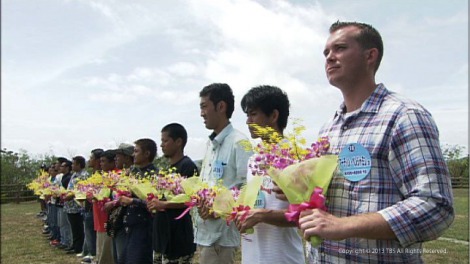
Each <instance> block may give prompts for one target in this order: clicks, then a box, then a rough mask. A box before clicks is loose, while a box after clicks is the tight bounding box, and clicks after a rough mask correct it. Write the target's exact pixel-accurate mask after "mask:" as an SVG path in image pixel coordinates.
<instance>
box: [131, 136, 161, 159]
mask: <svg viewBox="0 0 470 264" xmlns="http://www.w3.org/2000/svg"><path fill="white" fill-rule="evenodd" d="M134 144H136V145H139V147H140V148H141V149H142V151H144V152H145V151H148V152H150V156H149V161H150V162H153V160H154V159H155V156H157V144H156V143H155V141H153V140H152V139H150V138H141V139H138V140H136V141H135V142H134Z"/></svg>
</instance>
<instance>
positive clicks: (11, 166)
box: [0, 148, 53, 184]
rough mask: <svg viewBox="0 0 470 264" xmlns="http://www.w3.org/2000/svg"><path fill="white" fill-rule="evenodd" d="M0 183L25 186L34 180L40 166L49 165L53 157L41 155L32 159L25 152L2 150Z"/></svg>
mask: <svg viewBox="0 0 470 264" xmlns="http://www.w3.org/2000/svg"><path fill="white" fill-rule="evenodd" d="M0 154H1V175H0V176H1V177H0V178H1V183H2V184H15V183H21V184H26V183H28V182H30V181H31V180H32V179H33V178H35V177H36V176H37V174H38V172H39V170H40V168H41V165H43V164H44V165H50V164H51V161H52V160H53V157H52V156H50V155H41V156H40V157H39V158H32V157H31V156H30V155H29V154H28V152H27V151H26V150H23V149H21V150H20V151H19V152H14V151H11V150H7V149H6V148H4V149H3V150H1V153H0Z"/></svg>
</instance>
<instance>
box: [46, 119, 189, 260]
mask: <svg viewBox="0 0 470 264" xmlns="http://www.w3.org/2000/svg"><path fill="white" fill-rule="evenodd" d="M161 141H162V143H161V147H162V151H163V154H164V156H165V157H166V158H167V159H168V161H169V164H170V167H171V168H175V169H176V172H178V173H180V174H181V175H185V176H188V177H191V176H192V175H195V174H198V168H197V166H196V164H195V163H194V162H193V161H192V160H191V159H190V158H189V157H188V156H185V155H184V147H185V145H186V142H187V132H186V130H185V128H184V127H183V126H182V125H180V124H177V123H172V124H169V125H167V126H165V127H164V128H163V129H162V132H161ZM134 143H135V146H132V145H127V144H121V145H120V146H119V148H118V149H115V150H106V151H104V150H102V149H95V150H93V151H92V152H91V156H90V159H89V161H88V166H89V168H91V171H92V173H95V172H97V171H100V172H111V171H114V172H116V173H121V172H122V170H130V171H131V172H132V173H134V174H135V175H138V177H144V176H145V177H147V176H149V175H157V173H158V170H159V169H158V168H156V167H155V166H154V164H153V161H154V159H155V157H156V155H157V145H156V143H155V141H153V140H152V139H148V138H144V139H139V140H137V141H136V142H134ZM76 159H77V160H82V161H83V166H81V170H80V171H76V172H75V173H74V174H73V175H69V174H71V173H70V171H68V170H64V169H61V172H63V174H64V176H65V177H63V176H61V177H60V178H59V177H57V178H56V177H55V175H54V174H55V172H54V171H51V170H49V173H50V175H51V180H52V182H54V183H56V184H60V185H61V186H63V187H64V188H66V189H69V190H72V189H73V186H74V185H75V184H76V182H77V181H78V180H80V179H85V178H86V177H87V176H88V174H86V173H85V172H86V171H85V170H84V167H85V166H84V162H85V160H84V158H83V157H80V156H78V157H74V158H73V160H76ZM56 164H61V165H59V166H58V167H59V168H62V167H64V166H63V165H66V164H68V161H67V160H66V159H65V158H59V159H58V161H57V163H56ZM56 164H54V166H53V167H54V169H55V168H56ZM62 164H63V165H62ZM62 180H63V181H68V182H63V183H62ZM116 195H117V193H112V197H110V198H113V200H117V201H118V202H117V203H116V202H115V201H111V202H108V203H103V202H99V201H96V200H93V201H92V202H90V201H88V200H85V201H83V203H82V204H79V203H78V202H77V201H76V200H74V197H73V196H69V197H67V198H66V200H67V201H65V202H64V203H65V204H66V203H76V205H74V206H73V207H71V208H75V209H77V210H76V211H78V213H77V212H76V211H70V214H74V217H75V218H76V219H74V220H72V221H68V222H67V223H66V226H68V229H66V228H65V227H62V224H55V223H54V220H55V219H57V217H56V216H59V215H60V214H62V211H60V212H58V213H55V214H54V213H51V212H49V213H48V219H49V220H48V223H51V224H49V226H50V229H51V230H56V229H57V232H55V231H53V232H52V234H55V233H57V235H52V236H53V239H52V242H51V245H54V246H60V248H66V249H67V250H66V252H67V253H69V254H72V253H76V254H77V255H78V256H83V259H82V262H92V261H93V263H103V264H108V263H109V264H111V263H153V262H154V259H155V260H156V262H160V263H163V262H164V263H178V262H177V261H179V260H181V259H184V260H187V261H191V259H192V257H193V255H194V252H195V251H196V245H195V244H194V241H193V224H192V221H191V217H190V215H186V216H185V217H183V218H182V219H180V220H174V218H176V216H178V215H179V214H181V213H182V211H183V210H184V209H183V208H184V205H182V204H172V203H168V202H167V201H165V200H154V201H151V202H149V204H147V201H146V200H141V199H139V198H137V197H135V196H133V197H126V196H121V197H116ZM52 200H54V201H56V200H57V201H61V199H59V198H57V199H56V198H54V199H52ZM54 208H56V207H54ZM57 208H59V207H57ZM155 209H158V211H155ZM152 212H155V213H152ZM75 214H76V215H77V216H75ZM79 217H80V219H78V218H79ZM110 218H112V219H110ZM58 220H59V221H57V220H56V221H55V222H57V223H62V218H58ZM110 220H113V222H110ZM64 225H65V224H64ZM56 226H57V228H56ZM69 229H73V230H75V231H73V232H71V234H69V233H67V231H68V230H69ZM60 231H62V232H60ZM60 233H62V235H60ZM52 236H51V237H52ZM72 239H73V243H72V242H71V241H72ZM62 245H63V246H62Z"/></svg>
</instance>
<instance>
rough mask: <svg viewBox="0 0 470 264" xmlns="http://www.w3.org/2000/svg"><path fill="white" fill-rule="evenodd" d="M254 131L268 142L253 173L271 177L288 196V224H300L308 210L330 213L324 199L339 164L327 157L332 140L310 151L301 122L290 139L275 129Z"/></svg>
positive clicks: (261, 147)
mask: <svg viewBox="0 0 470 264" xmlns="http://www.w3.org/2000/svg"><path fill="white" fill-rule="evenodd" d="M254 129H255V130H256V131H257V133H258V135H261V138H263V139H264V140H263V141H262V142H261V143H259V144H258V145H257V146H256V147H255V149H254V152H255V153H256V154H255V155H256V156H255V159H254V163H252V164H250V169H251V171H252V173H253V175H269V176H270V177H271V178H272V179H273V181H274V183H275V184H276V185H278V187H279V188H280V189H281V190H282V191H283V192H284V194H285V195H286V197H287V199H288V201H289V203H290V206H289V209H288V212H286V214H285V215H286V218H287V220H289V221H293V222H296V223H298V220H299V215H300V212H301V211H302V210H305V209H309V208H310V209H313V208H319V209H322V210H326V206H325V196H324V195H325V194H326V191H327V189H328V186H329V184H330V181H331V178H332V176H333V172H334V170H335V169H336V167H337V160H338V157H337V156H336V155H324V154H325V153H326V152H327V151H328V149H329V147H330V143H329V140H328V138H327V137H322V138H320V139H319V140H318V141H317V142H314V143H313V144H311V145H310V146H309V147H307V146H306V140H305V138H303V137H302V135H301V134H302V132H303V131H304V130H305V127H304V126H300V125H298V121H295V122H294V133H292V134H287V135H286V136H281V135H279V134H278V133H277V132H276V131H275V130H274V129H271V128H266V127H260V126H257V125H254ZM310 240H311V241H310V242H311V243H312V246H318V245H319V244H320V243H321V239H320V238H318V237H312V238H311V239H310Z"/></svg>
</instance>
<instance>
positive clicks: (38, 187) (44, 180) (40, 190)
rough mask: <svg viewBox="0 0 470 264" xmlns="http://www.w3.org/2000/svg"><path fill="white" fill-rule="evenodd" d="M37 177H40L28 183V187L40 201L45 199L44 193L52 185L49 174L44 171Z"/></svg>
mask: <svg viewBox="0 0 470 264" xmlns="http://www.w3.org/2000/svg"><path fill="white" fill-rule="evenodd" d="M37 175H38V176H37V177H36V178H35V179H33V180H32V181H31V182H30V183H28V184H27V185H26V187H27V188H28V189H29V190H32V191H33V192H34V194H35V195H38V196H39V198H40V199H44V198H45V194H44V191H45V189H46V188H48V187H49V186H50V185H51V182H50V180H49V174H48V173H47V172H46V171H44V170H40V171H39V172H38V173H37Z"/></svg>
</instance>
